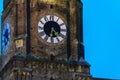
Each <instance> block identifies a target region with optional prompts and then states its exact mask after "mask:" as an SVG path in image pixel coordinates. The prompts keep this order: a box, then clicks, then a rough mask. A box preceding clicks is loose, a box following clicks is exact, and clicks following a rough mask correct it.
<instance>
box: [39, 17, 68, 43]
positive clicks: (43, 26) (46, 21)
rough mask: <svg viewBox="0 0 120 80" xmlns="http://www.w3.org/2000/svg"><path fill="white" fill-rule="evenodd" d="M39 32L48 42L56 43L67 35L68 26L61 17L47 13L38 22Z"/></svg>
mask: <svg viewBox="0 0 120 80" xmlns="http://www.w3.org/2000/svg"><path fill="white" fill-rule="evenodd" d="M51 25H52V26H51ZM38 34H39V36H40V37H41V38H42V39H43V40H44V41H46V42H47V43H53V44H56V43H59V42H62V41H63V40H64V38H65V37H66V35H67V27H66V25H65V23H64V21H63V20H62V19H61V18H60V17H58V16H56V15H45V16H43V17H42V18H41V19H40V20H39V22H38Z"/></svg>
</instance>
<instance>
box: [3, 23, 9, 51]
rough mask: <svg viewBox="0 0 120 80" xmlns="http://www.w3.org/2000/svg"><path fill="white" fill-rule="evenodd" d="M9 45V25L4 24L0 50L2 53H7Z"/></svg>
mask: <svg viewBox="0 0 120 80" xmlns="http://www.w3.org/2000/svg"><path fill="white" fill-rule="evenodd" d="M9 43H10V25H9V23H5V25H4V29H3V34H2V50H3V52H7V50H8V47H9Z"/></svg>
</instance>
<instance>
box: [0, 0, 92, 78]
mask: <svg viewBox="0 0 120 80" xmlns="http://www.w3.org/2000/svg"><path fill="white" fill-rule="evenodd" d="M82 7H83V4H82V2H81V0H4V11H3V14H2V56H1V57H0V61H1V62H2V64H1V66H0V77H1V79H2V80H9V79H10V80H91V75H90V65H89V64H88V63H87V62H86V61H85V57H84V56H85V55H84V44H83V22H82Z"/></svg>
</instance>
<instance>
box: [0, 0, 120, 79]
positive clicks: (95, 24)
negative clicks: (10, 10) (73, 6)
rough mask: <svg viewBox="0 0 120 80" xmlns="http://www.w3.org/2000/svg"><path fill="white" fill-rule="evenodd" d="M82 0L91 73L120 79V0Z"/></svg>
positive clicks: (87, 57)
mask: <svg viewBox="0 0 120 80" xmlns="http://www.w3.org/2000/svg"><path fill="white" fill-rule="evenodd" d="M2 1H3V0H1V2H0V12H2ZM82 2H83V4H84V7H83V21H84V22H83V26H84V45H85V55H86V60H87V61H88V62H89V63H90V64H91V74H92V76H94V77H105V78H119V79H120V0H82Z"/></svg>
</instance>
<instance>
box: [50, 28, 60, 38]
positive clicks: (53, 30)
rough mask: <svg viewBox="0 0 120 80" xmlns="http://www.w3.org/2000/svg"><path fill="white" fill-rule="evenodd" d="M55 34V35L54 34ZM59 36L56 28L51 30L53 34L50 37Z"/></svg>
mask: <svg viewBox="0 0 120 80" xmlns="http://www.w3.org/2000/svg"><path fill="white" fill-rule="evenodd" d="M53 33H54V34H53ZM54 35H55V36H58V32H56V31H55V29H54V27H52V28H51V33H50V37H53V36H54Z"/></svg>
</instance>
